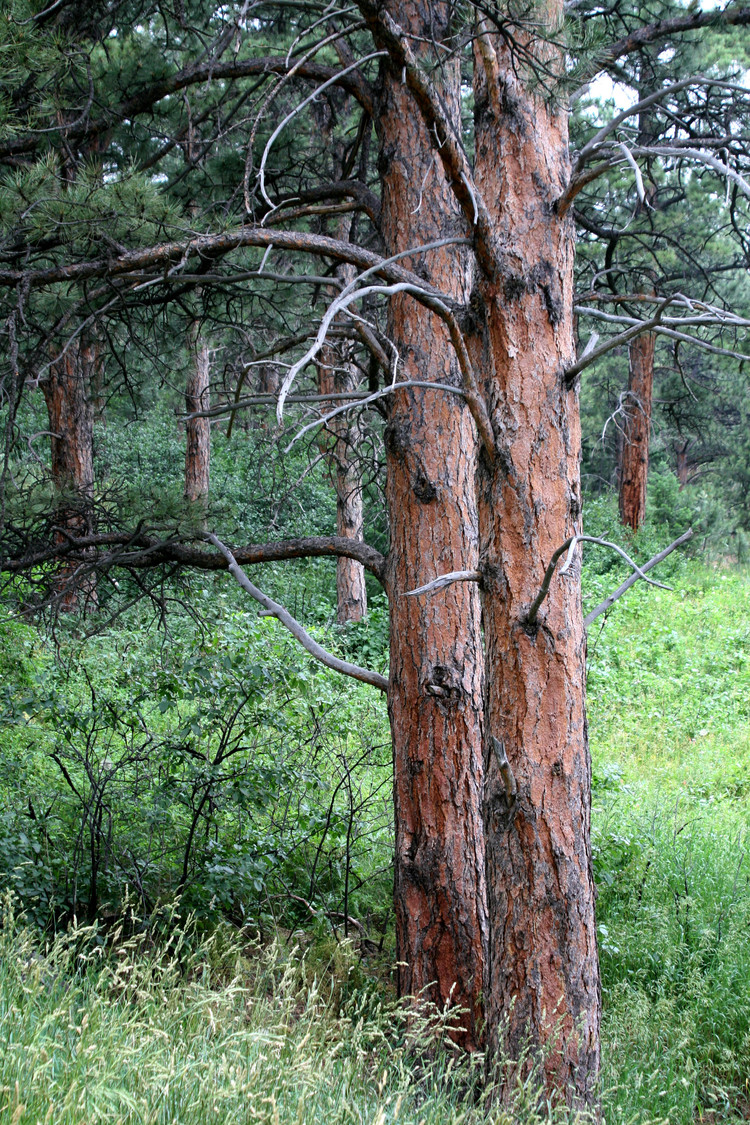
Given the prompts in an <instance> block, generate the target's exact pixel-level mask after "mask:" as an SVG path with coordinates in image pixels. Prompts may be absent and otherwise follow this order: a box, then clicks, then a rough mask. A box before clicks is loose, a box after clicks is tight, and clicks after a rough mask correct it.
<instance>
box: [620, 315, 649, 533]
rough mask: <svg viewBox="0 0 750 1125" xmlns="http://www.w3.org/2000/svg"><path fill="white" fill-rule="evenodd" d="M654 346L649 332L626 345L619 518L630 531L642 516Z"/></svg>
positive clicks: (644, 516)
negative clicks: (625, 390)
mask: <svg viewBox="0 0 750 1125" xmlns="http://www.w3.org/2000/svg"><path fill="white" fill-rule="evenodd" d="M655 350H656V335H655V333H653V332H644V333H643V334H642V335H640V336H636V338H635V339H634V340H631V341H630V347H629V349H628V359H629V377H628V396H627V399H626V401H625V425H624V427H623V429H624V432H623V438H622V453H621V460H620V519H621V520H622V522H623V523H624V524H625V525H626V526H627V527H632V529H633V531H637V530H638V528H639V527H640V526H641V524H642V523H643V521H644V519H645V518H646V488H647V485H648V454H649V443H650V437H651V399H652V394H653V386H654V351H655Z"/></svg>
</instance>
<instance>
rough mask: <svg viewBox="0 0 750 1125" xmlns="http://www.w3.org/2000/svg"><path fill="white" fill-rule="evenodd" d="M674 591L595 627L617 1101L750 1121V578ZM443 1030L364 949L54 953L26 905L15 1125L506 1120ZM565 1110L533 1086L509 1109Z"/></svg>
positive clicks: (683, 585) (625, 1119) (15, 958)
mask: <svg viewBox="0 0 750 1125" xmlns="http://www.w3.org/2000/svg"><path fill="white" fill-rule="evenodd" d="M597 581H598V579H595V581H594V586H595V585H596V582H597ZM673 581H674V585H675V590H674V591H673V592H668V591H661V590H655V589H648V590H646V589H642V590H639V591H637V592H636V591H634V592H632V593H631V595H629V597H628V598H626V599H624V600H623V602H621V603H620V604H619V605H618V607H617V609H616V610H615V611H614V612H613V613H612V614H611V615H610V619H609V621H608V622H607V624H606V626H605V627H604V628H601V624H600V622H597V623H595V624H594V626H593V627H592V629H591V632H590V635H589V667H590V671H589V713H590V730H591V743H592V754H593V762H594V773H593V780H594V813H593V846H594V862H595V873H596V878H597V883H598V887H599V900H598V929H599V941H600V956H601V965H602V980H603V1005H604V1022H603V1072H602V1103H603V1117H604V1119H605V1120H606V1121H607V1122H613V1123H622V1125H625V1123H630V1122H634V1123H635V1122H638V1123H641V1122H643V1123H645V1122H651V1121H667V1120H668V1121H670V1122H672V1123H674V1125H678V1123H679V1125H689V1123H693V1122H696V1121H704V1120H705V1121H708V1122H719V1121H726V1122H739V1121H743V1120H750V855H749V853H750V575H749V574H748V573H747V571H745V570H742V569H737V568H732V569H729V568H725V569H721V568H719V569H714V568H708V567H706V566H703V565H699V564H697V563H689V564H685V565H684V566H681V567H680V568H679V569H678V571H677V574H676V577H675V578H674V579H673ZM601 583H602V589H605V588H608V586H611V581H610V582H609V583H608V582H607V576H606V575H603V576H601ZM590 597H591V599H592V601H593V600H594V598H596V597H597V590H596V589H595V588H592V589H591V590H590ZM168 929H169V927H167V930H168ZM300 945H303V946H305V947H306V952H305V953H304V955H303V954H302V953H301V952H300V948H299V947H300ZM433 1030H434V1029H433ZM431 1033H432V1031H431V1029H429V1028H426V1027H422V1028H420V1027H417V1026H415V1025H414V1024H413V1023H410V1024H407V1021H406V1019H405V1017H404V1013H403V1011H402V1009H401V1008H399V1006H398V1005H397V1004H396V1003H395V1002H394V1001H393V1000H392V999H391V991H390V984H389V970H388V966H387V965H384V964H383V963H382V962H378V961H377V960H376V959H373V958H371V957H368V956H367V955H365V956H364V957H363V956H362V955H361V954H360V951H359V949H358V948H357V944H356V942H352V941H350V942H346V943H341V944H337V943H336V941H335V940H334V939H333V938H331V937H329V938H328V939H317V940H312V939H310V938H308V937H307V936H306V935H304V934H297V935H293V934H292V935H290V934H289V933H288V932H286V933H285V935H284V936H283V938H282V937H281V936H279V938H278V939H277V940H275V941H271V942H268V941H266V942H264V943H263V945H262V946H261V945H258V946H255V947H254V946H253V945H252V944H249V943H248V940H247V938H246V936H244V935H240V936H239V937H238V936H237V933H236V932H233V931H230V930H229V928H228V927H219V928H218V929H216V930H215V931H214V932H213V933H212V934H211V935H210V936H209V937H208V938H206V937H205V936H199V935H198V934H197V932H196V931H195V930H194V929H192V930H191V928H190V926H189V925H188V927H187V929H186V930H185V932H180V933H172V934H171V935H170V937H169V940H168V942H167V945H166V946H165V945H164V943H163V941H161V942H159V941H154V940H153V938H152V937H151V936H150V935H149V936H148V937H146V936H144V935H143V934H141V935H140V936H139V937H137V938H136V937H131V938H127V937H125V936H123V937H122V938H121V939H120V940H115V939H114V937H113V935H110V937H109V940H108V943H107V945H106V947H105V945H104V944H102V942H101V940H100V939H97V937H96V935H94V934H92V933H91V932H87V931H85V930H82V929H78V930H76V931H71V932H68V933H67V934H65V935H61V936H59V937H58V938H57V940H56V941H55V943H54V944H52V945H47V946H44V945H43V944H42V943H41V942H40V939H39V937H38V934H37V933H35V932H34V931H32V930H31V929H28V928H27V927H26V926H25V924H24V922H23V919H14V918H13V917H12V907H11V905H10V900H8V901H6V905H5V915H4V925H3V926H2V929H0V1043H2V1048H0V1121H2V1122H12V1123H13V1125H18V1123H21V1122H23V1123H25V1122H35V1123H36V1122H45V1123H54V1125H68V1123H73V1122H75V1123H81V1125H83V1123H84V1122H85V1123H93V1122H112V1123H114V1122H123V1123H124V1122H128V1123H130V1122H133V1123H135V1122H139V1123H141V1122H143V1123H145V1122H153V1123H180V1125H193V1123H198V1122H208V1121H212V1122H221V1123H222V1125H223V1123H229V1122H264V1123H266V1122H267V1123H268V1125H287V1123H289V1125H291V1123H297V1125H306V1123H308V1122H309V1123H311V1125H312V1123H313V1122H315V1123H325V1125H338V1123H341V1125H344V1123H345V1122H357V1123H362V1125H386V1123H390V1122H400V1123H403V1125H422V1123H423V1125H433V1123H434V1125H438V1123H439V1125H457V1123H458V1122H466V1123H467V1125H469V1123H478V1122H479V1121H483V1120H485V1119H486V1118H485V1116H484V1110H483V1108H482V1105H481V1095H480V1091H481V1065H480V1061H479V1060H478V1059H476V1058H475V1059H473V1060H470V1061H469V1062H467V1061H466V1060H462V1059H461V1058H458V1057H456V1055H455V1054H453V1053H452V1052H451V1050H450V1048H449V1046H444V1047H442V1048H435V1047H434V1040H433V1039H431V1040H430V1046H429V1048H428V1047H427V1046H426V1038H425V1037H426V1036H427V1035H428V1034H431ZM550 1118H552V1119H557V1120H560V1121H562V1120H565V1119H566V1115H565V1114H564V1113H563V1112H562V1111H560V1112H559V1113H555V1112H554V1110H550V1109H549V1108H547V1109H544V1110H539V1109H538V1103H537V1097H536V1089H535V1087H534V1085H533V1083H529V1084H527V1085H525V1086H519V1091H518V1100H517V1105H516V1106H515V1108H514V1110H513V1112H512V1113H501V1114H499V1115H496V1116H491V1117H490V1118H489V1120H490V1121H496V1122H497V1123H498V1125H499V1123H500V1122H507V1123H508V1125H510V1122H511V1121H513V1122H519V1123H522V1122H529V1123H531V1122H539V1123H541V1122H544V1121H547V1120H548V1119H550Z"/></svg>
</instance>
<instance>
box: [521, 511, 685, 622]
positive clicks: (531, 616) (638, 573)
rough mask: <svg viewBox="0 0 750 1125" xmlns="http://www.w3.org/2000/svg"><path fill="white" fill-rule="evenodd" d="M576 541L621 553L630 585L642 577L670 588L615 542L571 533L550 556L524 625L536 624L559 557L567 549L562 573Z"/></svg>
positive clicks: (662, 586)
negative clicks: (629, 570)
mask: <svg viewBox="0 0 750 1125" xmlns="http://www.w3.org/2000/svg"><path fill="white" fill-rule="evenodd" d="M690 535H692V531H691V532H690ZM690 535H688V536H687V538H689V537H690ZM681 541H682V542H684V541H685V539H684V537H683V539H682V540H681ZM578 543H594V544H596V545H597V546H598V547H609V549H610V550H611V551H616V552H617V554H618V555H621V556H622V558H623V559H624V560H625V562H626V563H627V564H628V565H629V566H631V567H632V568H633V575H632V576H631V577H632V581H631V583H630V585H632V584H633V582H636V581H637V580H638V579H639V578H641V579H643V581H644V582H648V584H649V585H650V586H658V587H659V589H661V590H671V588H672V587H671V586H665V585H664V583H663V582H656V581H655V580H654V579H653V578H648V577H647V576H646V569H647V568H644V567H640V566H638V563H636V562H634V561H633V559H631V557H630V555H628V553H627V552H626V551H624V550H623V549H622V547H619V546H618V545H617V543H610V541H609V540H608V539H599V538H597V537H596V536H594V535H571V536H570V538H569V539H566V540H565V542H564V543H563V544H561V546H559V547H558V548H557V550H556V551H555V553H554V554H553V556H552V558H551V559H550V563H549V566H548V567H547V569H546V571H545V574H544V579H543V581H542V585H541V587H540V590H539V593H538V594H537V596H536V597H535V598H534V601H533V602H532V603H531V605H530V607H529V612H528V613H527V615H526V618H525V620H524V625H527V626H534V625H536V622H537V614H538V613H539V609H540V607H541V605H542V602H543V601H544V599H545V598H546V597H547V594H548V593H549V588H550V584H551V582H552V576H553V575H554V573H555V567H556V566H557V564H558V562H559V561H560V558H561V557H562V555H563V554H564V553H565V552H566V551H569V552H570V557H569V558H568V561H567V562H566V564H565V566H564V568H563V571H562V573H564V571H566V570H567V569H568V567H569V566H570V563H571V561H572V554H573V552H574V550H575V548H576V545H577V544H578ZM672 546H673V547H674V546H677V544H673V545H672ZM670 550H672V547H670V548H667V551H666V553H664V554H663V555H661V556H660V557H658V558H657V561H661V558H666V555H668V554H669V551H670ZM655 565H656V563H655V562H654V561H653V560H652V562H651V563H649V564H648V568H650V567H651V566H655ZM624 592H625V591H624V590H623V593H624ZM592 620H593V619H592ZM586 621H588V618H587V619H586ZM584 624H586V622H584Z"/></svg>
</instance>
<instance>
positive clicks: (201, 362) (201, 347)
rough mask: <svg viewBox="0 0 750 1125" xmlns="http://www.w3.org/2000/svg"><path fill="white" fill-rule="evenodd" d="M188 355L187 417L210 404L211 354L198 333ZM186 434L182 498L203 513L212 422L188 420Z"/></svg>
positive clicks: (206, 491)
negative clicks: (200, 508) (183, 496)
mask: <svg viewBox="0 0 750 1125" xmlns="http://www.w3.org/2000/svg"><path fill="white" fill-rule="evenodd" d="M190 353H191V358H192V360H193V362H192V363H191V365H190V367H189V369H188V378H187V385H186V387H185V413H186V414H192V413H193V412H194V411H196V410H208V409H209V407H210V405H211V399H210V389H209V380H210V377H211V353H210V350H209V347H208V344H207V343H206V341H205V340H203V339H201V338H200V336H198V335H197V334H196V337H195V339H194V341H193V340H191V342H190ZM185 435H186V443H185V499H186V500H187V501H188V502H189V503H190V504H195V505H199V506H200V507H202V508H203V509H204V510H205V507H206V505H207V503H208V492H209V483H210V471H211V419H210V418H189V419H188V421H187V422H186V424H185Z"/></svg>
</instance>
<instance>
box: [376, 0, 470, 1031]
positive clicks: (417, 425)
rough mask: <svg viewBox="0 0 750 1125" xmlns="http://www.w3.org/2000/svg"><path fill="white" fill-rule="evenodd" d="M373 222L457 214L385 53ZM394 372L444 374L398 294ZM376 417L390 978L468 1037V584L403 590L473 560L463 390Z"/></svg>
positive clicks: (419, 234)
mask: <svg viewBox="0 0 750 1125" xmlns="http://www.w3.org/2000/svg"><path fill="white" fill-rule="evenodd" d="M387 6H388V7H389V9H390V10H391V11H392V13H393V14H394V16H395V18H397V19H398V22H399V23H400V24H401V26H402V27H404V28H405V29H407V30H408V32H409V33H410V34H412V35H414V36H419V37H420V38H419V39H415V40H414V42H415V43H416V44H417V48H416V49H418V50H421V47H420V46H419V44H420V43H426V42H427V43H433V42H435V41H436V40H437V41H439V40H440V38H441V36H444V35H445V34H446V31H447V21H448V18H449V8H450V5H448V4H447V3H439V2H435V3H432V4H431V5H426V4H423V3H407V2H404V3H401V2H398V3H397V2H396V0H392V2H391V3H390V4H388V5H387ZM441 80H442V84H443V85H442V94H443V97H444V100H445V103H446V105H447V106H448V107H449V110H450V112H451V114H452V116H453V119H454V120H455V121H456V122H457V123H459V122H460V113H459V80H460V75H459V68H458V65H457V63H456V61H455V60H454V59H450V60H449V61H447V62H445V63H444V65H443V66H442V68H441ZM377 120H378V129H379V140H380V166H381V174H382V183H383V197H382V229H383V235H384V239H385V244H386V250H387V253H389V254H392V253H396V252H398V251H402V250H405V249H407V248H409V247H412V246H419V245H420V244H422V243H426V242H430V241H432V240H434V239H436V238H440V237H445V236H446V235H449V236H450V235H454V234H455V233H456V230H457V228H458V229H461V230H462V229H463V223H462V219H461V217H460V216H459V214H458V212H457V209H456V204H455V200H454V198H453V195H452V192H451V189H450V187H449V185H448V184H447V183H446V180H445V176H444V173H443V171H442V168H441V166H440V162H439V160H437V159H436V157H435V153H434V150H433V147H432V144H431V141H430V136H429V134H428V132H427V130H426V128H425V126H424V124H423V123H422V122H421V120H420V119H419V115H418V114H416V113H415V112H414V105H413V103H412V101H411V97H410V95H409V92H408V90H407V88H406V86H405V85H404V84H403V83H402V75H401V71H400V70H398V71H396V69H395V68H391V67H389V66H386V68H385V70H384V76H383V84H382V89H381V104H380V107H379V114H378V118H377ZM406 262H407V264H408V265H409V266H410V267H411V268H414V269H418V270H419V272H420V274H421V275H422V276H423V277H425V279H426V280H428V281H430V282H432V283H434V284H435V285H437V286H439V288H440V289H441V290H442V291H443V292H445V293H449V294H453V295H455V296H456V297H457V298H459V299H466V298H467V297H468V294H469V290H470V265H469V256H468V254H467V252H466V250H465V249H463V248H461V249H457V248H455V247H446V248H444V249H442V250H439V251H437V252H431V253H429V254H423V255H422V254H420V255H418V256H415V257H414V258H413V259H411V260H410V259H406ZM389 315H390V321H389V335H390V338H391V340H392V341H393V342H394V344H395V345H396V347H397V349H398V354H399V366H398V377H399V379H429V380H433V381H435V382H438V383H442V382H449V383H456V382H457V381H458V378H459V375H458V370H457V365H456V361H455V357H454V354H453V349H452V347H451V345H450V341H449V338H448V335H447V333H446V331H445V328H444V326H443V324H442V323H441V322H440V321H439V320H437V319H436V318H434V317H432V316H429V315H427V316H426V315H424V310H420V309H419V308H418V306H417V305H416V304H415V302H414V301H413V299H412V298H410V297H406V296H399V297H396V298H395V299H393V300H392V302H391V307H390V314H389ZM389 402H390V407H389V410H390V413H389V419H388V424H387V427H386V431H385V447H386V463H387V497H388V508H389V518H390V537H391V551H390V573H389V597H390V658H391V664H390V689H389V712H390V718H391V730H392V734H393V747H394V801H395V816H396V856H395V913H396V939H397V958H398V961H399V992H400V993H401V994H402V995H407V994H418V995H421V996H423V997H424V998H426V999H428V1000H430V1001H433V1002H434V1003H436V1004H437V1005H438V1006H440V1007H443V1006H445V1005H446V1004H449V1005H455V1006H460V1007H462V1008H465V1009H466V1012H465V1014H464V1015H463V1016H462V1017H461V1026H462V1028H463V1032H462V1033H461V1034H459V1035H458V1036H457V1039H458V1041H459V1042H462V1043H463V1044H464V1045H465V1046H466V1047H467V1048H469V1049H472V1048H474V1047H476V1046H477V1045H478V1043H479V1038H480V1019H481V990H482V984H483V981H482V976H483V961H484V950H485V945H486V930H487V918H486V891H485V883H484V844H483V833H482V821H481V792H482V755H481V746H482V708H481V695H482V680H483V655H482V646H481V630H480V607H479V600H478V596H477V591H476V588H475V587H474V586H473V585H470V584H466V583H459V584H455V585H453V586H451V587H449V588H448V589H447V590H443V591H440V592H439V593H437V594H435V595H431V596H427V597H416V598H407V597H404V594H405V593H406V592H407V591H409V590H411V589H414V588H415V587H416V586H419V585H421V584H423V583H424V582H426V581H428V580H429V579H431V578H433V577H435V575H436V574H442V573H446V572H449V571H452V570H460V569H465V568H471V567H474V566H475V565H476V561H477V525H476V498H475V480H474V474H475V451H476V444H475V436H474V430H473V423H472V421H471V418H470V415H469V412H468V410H467V409H466V407H465V406H464V405H463V403H462V400H461V399H460V398H459V397H458V396H456V395H452V394H449V393H446V392H444V391H430V390H421V389H416V388H415V389H410V390H408V391H402V392H399V393H398V394H395V395H393V396H392V397H390V398H389Z"/></svg>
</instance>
